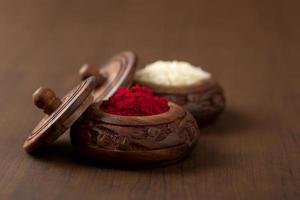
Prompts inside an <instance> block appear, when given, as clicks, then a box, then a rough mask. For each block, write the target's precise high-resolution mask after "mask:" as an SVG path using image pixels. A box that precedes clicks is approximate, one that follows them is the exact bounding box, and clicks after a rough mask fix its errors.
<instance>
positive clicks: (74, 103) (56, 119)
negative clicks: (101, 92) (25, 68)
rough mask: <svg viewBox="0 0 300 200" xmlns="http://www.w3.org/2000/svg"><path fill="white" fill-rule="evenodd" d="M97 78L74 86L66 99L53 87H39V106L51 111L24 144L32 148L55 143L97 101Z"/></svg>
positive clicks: (30, 149)
mask: <svg viewBox="0 0 300 200" xmlns="http://www.w3.org/2000/svg"><path fill="white" fill-rule="evenodd" d="M95 87H96V78H95V77H90V78H88V79H86V80H84V81H83V82H81V83H80V84H79V85H78V86H76V87H75V88H74V89H72V90H71V91H70V92H69V93H68V94H67V95H66V96H65V97H64V98H63V99H62V100H60V99H58V98H57V97H56V95H55V93H54V92H53V91H52V90H51V89H49V88H43V87H41V88H39V89H37V90H36V91H35V92H34V94H33V101H34V103H35V104H36V106H37V107H39V108H41V109H43V110H44V112H45V113H46V114H47V115H45V116H44V117H43V118H42V120H41V121H40V122H39V123H38V124H37V125H36V127H35V128H34V129H33V131H32V132H31V134H30V136H29V137H28V138H27V139H26V141H25V143H24V145H23V148H24V149H25V151H27V152H32V151H34V150H36V149H38V148H39V147H41V146H45V145H46V144H51V143H53V142H54V141H55V140H56V139H57V138H58V137H59V136H61V135H62V134H63V133H64V132H65V131H66V130H68V129H69V128H70V127H71V125H72V124H73V123H74V122H75V121H76V120H77V119H78V118H79V117H80V116H81V114H82V113H83V112H84V111H85V110H86V109H87V108H88V107H89V106H90V105H91V104H92V103H93V101H94V98H93V96H92V91H93V90H94V88H95Z"/></svg>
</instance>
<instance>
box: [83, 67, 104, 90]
mask: <svg viewBox="0 0 300 200" xmlns="http://www.w3.org/2000/svg"><path fill="white" fill-rule="evenodd" d="M79 75H80V78H81V80H82V81H83V80H85V79H87V78H88V77H90V76H94V77H95V78H96V81H97V87H100V86H102V84H103V83H104V82H105V77H104V76H103V75H102V74H101V73H100V72H99V67H98V66H96V65H90V64H85V65H83V66H82V67H81V68H80V70H79Z"/></svg>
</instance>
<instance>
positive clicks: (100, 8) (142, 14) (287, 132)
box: [0, 0, 300, 199]
mask: <svg viewBox="0 0 300 200" xmlns="http://www.w3.org/2000/svg"><path fill="white" fill-rule="evenodd" d="M299 17H300V14H299V3H296V1H294V2H292V1H279V0H278V1H271V0H270V1H267V0H248V1H247V0H243V1H241V0H228V1H214V0H201V1H200V0H194V1H174V0H173V1H172V0H170V1H159V0H156V1H141V0H136V1H133V0H127V1H125V0H110V1H97V0H95V1H80V0H78V1H61V0H49V1H47V0H36V1H34V0H31V1H29V0H28V1H21V0H19V1H16V0H6V1H4V0H1V1H0V83H1V93H2V95H1V97H0V109H1V110H0V112H1V117H0V129H1V134H0V197H1V199H71V198H72V199H200V198H201V199H300V191H299V190H300V159H299V156H300V133H299V131H300V125H299V124H300V123H299V112H300V104H299V102H300V90H299V85H300V79H299V75H300V69H299V64H300V61H299V53H300V47H299V41H300V39H299V35H300V28H299V27H300V26H299V19H300V18H299ZM125 49H130V50H132V51H134V52H136V53H137V54H138V55H139V59H140V62H139V64H140V66H143V64H145V63H148V62H152V61H155V60H157V59H165V60H168V59H178V60H187V61H190V62H191V63H193V64H195V65H202V66H203V67H204V68H205V69H206V70H208V71H209V72H212V74H213V76H214V77H215V78H216V79H217V80H219V81H220V82H221V83H222V85H223V86H224V88H225V90H226V95H227V99H228V108H227V111H226V112H225V113H224V115H223V116H222V117H221V118H220V119H219V120H218V121H217V122H216V123H215V124H213V125H211V126H209V127H206V128H203V129H202V136H201V138H200V140H199V143H198V146H197V148H196V149H195V151H194V152H193V154H192V155H191V156H190V157H189V158H188V159H186V160H185V161H184V162H181V163H178V164H176V165H173V166H169V167H165V168H157V169H146V170H139V171H136V170H131V171H130V170H120V169H111V168H105V167H104V166H101V165H95V164H93V163H89V162H86V161H84V160H82V159H80V158H78V156H77V155H75V153H74V152H73V150H72V147H71V145H70V143H69V138H68V134H66V135H65V136H64V137H63V138H61V139H60V140H59V141H58V142H56V143H55V144H53V145H52V146H50V147H49V148H48V149H46V150H44V151H42V152H40V154H39V155H37V156H35V157H33V156H29V155H27V154H26V153H25V152H24V151H23V150H22V144H23V142H24V140H25V138H26V137H27V135H28V134H29V133H30V131H31V129H32V128H33V126H34V125H35V123H36V122H37V120H38V119H39V117H41V116H42V114H41V113H40V112H39V111H38V110H37V109H35V108H34V106H33V104H32V102H31V93H32V92H33V91H34V90H35V89H36V88H37V87H39V86H41V85H43V86H50V87H52V88H53V89H54V90H55V91H56V92H57V94H58V95H59V96H62V95H63V94H64V93H65V92H67V91H68V90H69V89H70V88H72V87H73V86H74V85H75V84H76V83H78V81H79V80H78V76H77V71H78V69H79V66H80V65H81V64H84V63H86V62H89V63H97V64H101V63H102V62H103V61H105V59H107V58H108V57H109V56H111V55H113V54H115V53H117V52H119V51H121V50H125Z"/></svg>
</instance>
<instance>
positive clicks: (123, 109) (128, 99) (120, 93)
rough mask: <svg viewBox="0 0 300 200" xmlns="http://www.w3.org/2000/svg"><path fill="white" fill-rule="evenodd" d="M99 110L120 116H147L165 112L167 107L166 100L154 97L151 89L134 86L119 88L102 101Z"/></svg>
mask: <svg viewBox="0 0 300 200" xmlns="http://www.w3.org/2000/svg"><path fill="white" fill-rule="evenodd" d="M100 110H102V111H104V112H107V113H110V114H115V115H122V116H147V115H157V114H160V113H164V112H167V111H168V110H169V105H168V100H167V99H166V98H164V97H160V96H154V95H153V92H152V90H151V89H149V88H147V87H142V86H140V85H135V86H132V87H131V88H129V89H127V88H125V87H120V88H119V89H118V90H117V92H116V93H115V94H114V95H113V96H112V97H110V98H109V99H108V100H106V101H103V103H102V104H101V106H100Z"/></svg>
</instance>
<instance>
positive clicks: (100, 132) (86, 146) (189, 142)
mask: <svg viewBox="0 0 300 200" xmlns="http://www.w3.org/2000/svg"><path fill="white" fill-rule="evenodd" d="M169 107H170V109H169V110H168V111H167V112H165V113H162V114H157V115H151V116H119V115H114V114H109V113H105V112H103V111H101V110H100V103H95V104H93V105H92V106H91V107H90V108H89V109H88V110H87V111H86V112H85V113H84V115H83V116H82V117H81V118H80V119H79V120H77V122H75V124H74V125H73V126H72V128H71V132H70V134H71V142H72V145H73V146H74V147H75V149H76V150H77V151H78V152H79V153H81V154H83V155H85V156H88V157H90V158H92V159H95V160H98V161H102V162H105V163H110V164H114V163H119V164H126V165H131V166H132V165H133V164H139V165H146V166H149V165H150V166H153V165H154V166H155V165H160V166H161V165H165V164H170V163H174V162H176V161H179V160H181V159H183V158H184V157H186V156H187V155H188V154H189V153H190V152H191V150H192V149H193V147H194V146H195V144H196V142H197V140H198V136H199V129H198V126H197V123H196V121H195V120H194V118H193V116H192V115H191V114H190V113H189V112H187V111H185V110H184V109H183V108H181V107H180V106H178V105H176V104H174V103H169Z"/></svg>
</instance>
